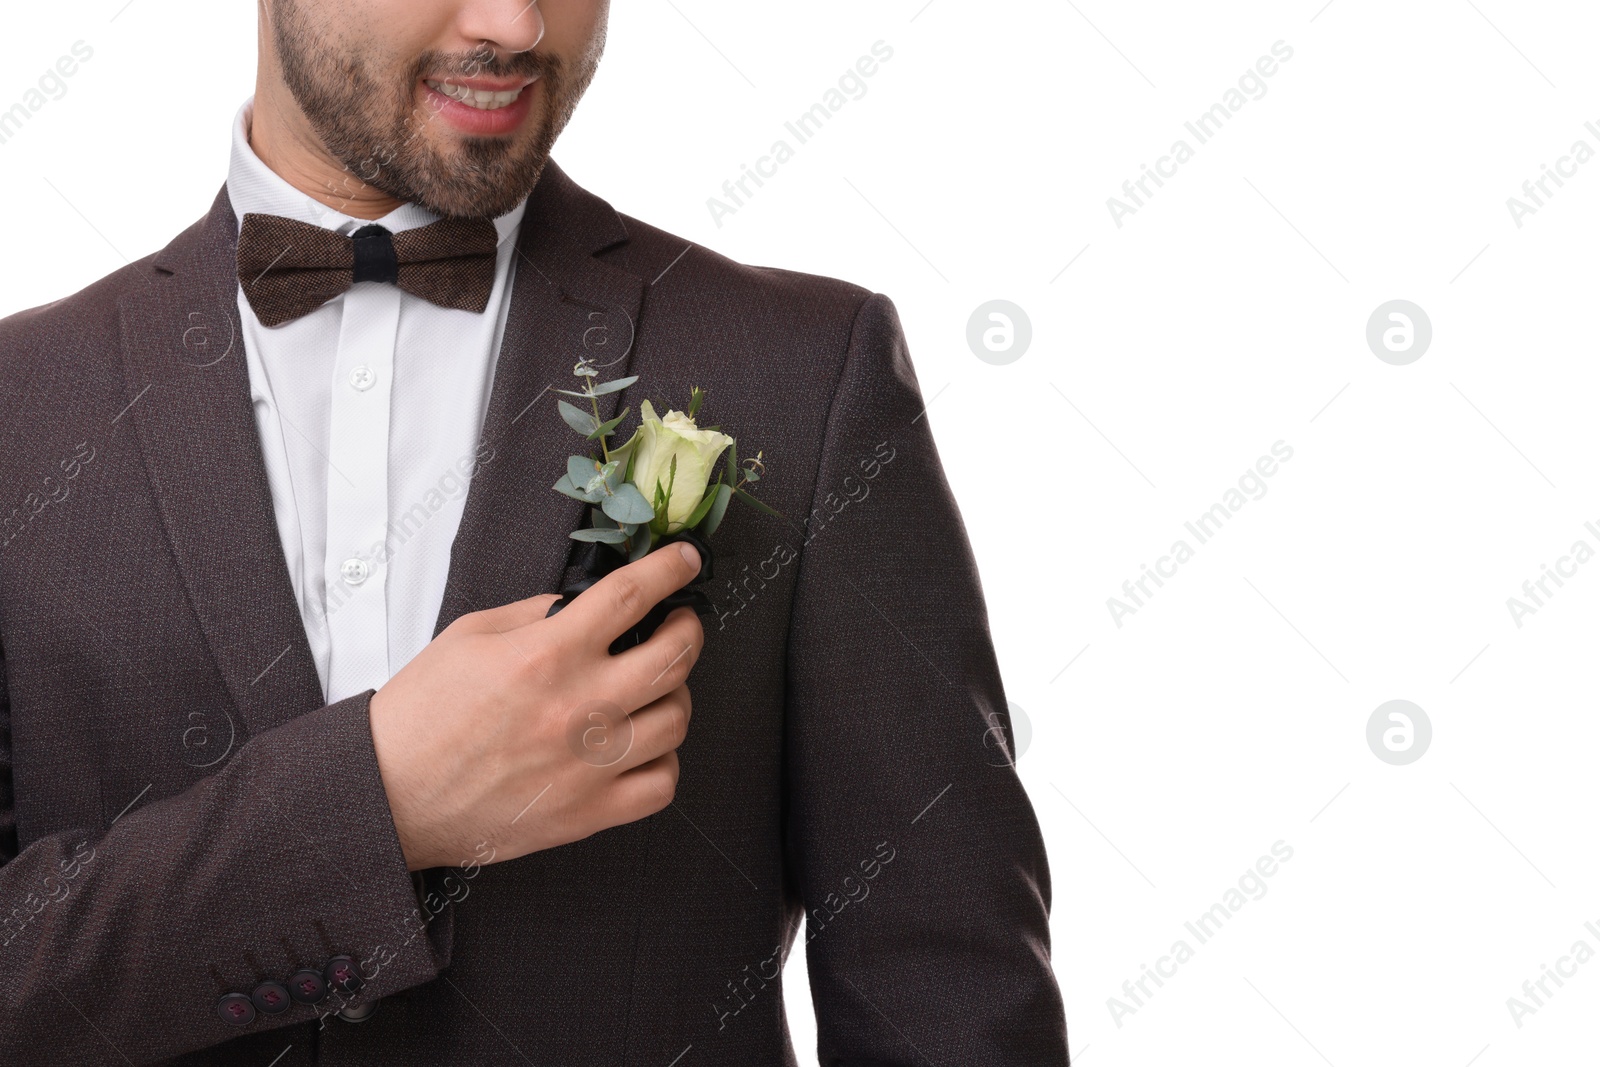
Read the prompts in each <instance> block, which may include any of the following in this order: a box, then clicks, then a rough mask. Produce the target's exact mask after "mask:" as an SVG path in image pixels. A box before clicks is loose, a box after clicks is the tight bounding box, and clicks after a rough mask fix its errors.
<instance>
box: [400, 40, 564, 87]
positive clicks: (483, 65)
mask: <svg viewBox="0 0 1600 1067" xmlns="http://www.w3.org/2000/svg"><path fill="white" fill-rule="evenodd" d="M413 66H414V67H415V70H414V71H413V74H414V78H413V80H415V79H418V78H423V77H430V78H448V77H452V76H454V77H460V78H475V77H489V78H496V77H498V78H534V77H548V76H552V75H559V74H560V73H561V57H560V56H557V55H553V54H550V53H545V52H540V51H538V50H537V49H535V50H533V51H528V52H506V53H499V52H496V51H495V50H494V49H492V48H488V47H483V48H478V49H476V50H474V51H471V52H466V53H448V52H424V53H423V54H422V55H420V56H418V57H417V61H416V63H415V64H413Z"/></svg>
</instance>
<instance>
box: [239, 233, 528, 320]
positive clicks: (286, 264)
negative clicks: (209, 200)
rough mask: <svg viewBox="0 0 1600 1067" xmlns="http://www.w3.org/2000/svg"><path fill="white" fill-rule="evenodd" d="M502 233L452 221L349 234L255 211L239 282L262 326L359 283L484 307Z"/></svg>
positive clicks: (443, 303) (244, 237)
mask: <svg viewBox="0 0 1600 1067" xmlns="http://www.w3.org/2000/svg"><path fill="white" fill-rule="evenodd" d="M499 244H500V236H499V231H498V230H496V229H495V225H494V223H493V222H491V221H489V220H488V219H481V218H474V219H463V218H448V219H440V220H439V221H437V222H433V223H429V224H428V225H426V226H419V227H416V228H414V229H410V230H402V231H400V232H399V233H390V232H389V231H388V230H386V229H385V228H384V227H382V226H379V225H377V224H376V223H372V224H369V225H366V226H363V227H361V228H360V229H359V230H356V231H355V232H354V233H352V234H350V235H349V236H345V235H344V234H342V233H338V232H336V231H334V230H329V229H325V228H324V227H321V226H314V225H312V224H311V223H308V222H301V221H299V220H298V219H290V218H284V217H282V216H280V215H264V214H258V213H256V212H248V213H246V214H245V216H244V219H243V220H242V221H241V223H240V226H239V249H238V257H237V258H238V268H239V285H240V287H241V288H242V289H243V290H244V295H245V299H246V300H248V301H249V302H250V307H251V309H252V310H254V311H255V313H256V317H257V318H258V319H260V320H261V324H262V325H263V326H278V325H281V324H283V323H285V322H290V321H292V320H294V319H297V318H300V317H301V316H302V315H306V314H309V313H310V312H312V311H315V310H316V309H317V308H319V307H321V306H322V305H323V304H326V303H327V302H328V301H329V300H332V299H333V298H334V297H336V296H338V295H340V294H341V293H344V292H345V291H346V290H348V289H349V288H350V286H352V285H353V284H355V283H356V282H368V281H371V282H390V283H393V284H394V285H397V286H399V287H400V288H401V289H402V290H404V291H405V292H408V293H410V294H412V295H413V296H417V297H421V298H422V299H423V300H426V301H428V302H429V303H432V304H437V305H438V306H440V307H446V308H456V309H458V310H462V311H475V312H482V311H483V310H484V308H486V307H488V305H489V295H490V293H491V292H492V291H493V289H494V275H495V253H496V250H497V249H498V247H499Z"/></svg>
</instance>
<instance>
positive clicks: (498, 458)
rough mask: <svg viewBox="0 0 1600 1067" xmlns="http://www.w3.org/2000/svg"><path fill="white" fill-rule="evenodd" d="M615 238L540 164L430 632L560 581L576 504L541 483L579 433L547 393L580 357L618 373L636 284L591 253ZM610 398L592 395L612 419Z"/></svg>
mask: <svg viewBox="0 0 1600 1067" xmlns="http://www.w3.org/2000/svg"><path fill="white" fill-rule="evenodd" d="M626 239H627V232H626V231H625V230H624V229H623V227H622V222H621V220H620V219H619V218H618V217H617V214H616V212H615V211H613V210H612V208H611V206H610V205H609V204H607V203H606V202H605V201H604V200H601V199H600V198H598V197H596V196H594V195H592V194H590V193H588V192H586V191H584V190H583V189H581V188H579V187H578V186H577V185H576V184H574V183H573V182H572V180H571V179H570V178H568V177H567V176H566V174H564V173H563V172H562V171H561V170H560V168H558V167H557V166H556V165H555V164H554V163H550V164H549V165H548V166H547V167H546V168H545V172H544V174H543V176H541V177H540V179H539V184H538V186H537V187H535V189H534V192H533V195H532V196H531V197H530V198H529V201H528V208H527V212H526V214H525V215H524V216H523V221H522V230H521V233H520V235H519V237H518V242H517V258H516V281H515V284H514V286H513V288H512V294H511V307H510V309H509V310H508V312H507V317H506V331H505V339H504V341H503V343H502V345H501V348H500V356H499V360H498V361H497V363H496V366H495V376H494V387H493V390H492V391H491V393H490V397H489V406H488V409H487V411H486V412H485V414H484V425H483V444H484V446H486V447H484V448H483V449H481V450H480V451H481V453H482V454H483V455H484V456H485V457H486V458H485V460H484V461H483V462H482V463H481V464H480V465H479V467H478V470H477V472H476V473H475V474H474V475H473V478H472V484H471V486H470V487H469V488H468V490H467V500H466V505H465V510H464V511H463V513H462V517H461V527H460V529H459V531H458V532H457V534H456V539H455V543H454V545H453V547H452V550H451V557H450V573H449V580H448V582H447V584H446V587H445V594H444V601H443V603H442V604H441V605H440V610H439V618H438V621H437V624H436V625H435V627H434V635H435V636H438V634H439V632H440V631H441V630H443V629H444V628H445V627H446V626H447V625H449V624H450V623H451V622H453V621H454V620H455V619H456V618H457V617H459V616H460V615H462V614H463V613H465V612H469V611H479V610H482V609H484V608H489V607H495V606H498V605H500V604H505V603H509V602H510V601H512V600H518V599H521V598H524V597H529V596H536V595H538V594H539V593H549V592H555V591H557V590H558V589H559V587H560V584H561V577H562V572H563V571H564V570H565V568H566V563H567V558H568V553H569V551H570V549H571V548H572V545H573V542H572V541H571V539H570V538H568V536H567V535H568V534H569V533H570V532H571V531H572V530H574V529H577V528H578V527H579V526H583V525H587V519H586V512H585V508H586V505H585V504H583V503H582V502H581V501H578V500H573V499H572V498H570V497H566V496H562V495H561V494H559V493H557V492H555V490H554V489H552V488H551V487H552V486H553V485H554V484H555V483H556V480H557V479H559V478H560V477H561V475H562V473H563V472H565V470H566V462H567V457H568V456H569V455H573V454H574V453H576V452H580V451H582V447H581V446H582V445H583V444H584V442H583V440H582V439H581V438H579V437H578V435H577V434H576V433H574V432H573V430H572V429H571V428H570V427H568V426H567V424H566V423H565V422H564V421H562V419H561V415H560V413H559V411H557V409H556V401H557V399H559V398H558V397H557V395H556V394H555V392H554V390H557V389H574V388H577V386H578V383H579V382H580V381H581V379H578V378H576V377H574V376H573V374H572V368H573V366H574V365H575V364H576V363H577V362H578V361H579V359H581V358H583V357H584V356H585V355H588V356H589V357H590V358H591V359H593V360H594V362H595V363H596V364H597V365H599V366H601V367H602V368H603V370H602V373H601V378H602V379H612V378H620V377H623V376H624V375H626V374H628V373H629V366H630V365H631V363H632V356H633V337H634V330H635V327H636V324H637V323H638V319H639V306H640V301H641V299H642V297H643V293H644V289H645V286H644V283H643V282H642V281H641V280H640V279H639V278H637V277H635V276H633V275H631V274H627V273H625V272H623V271H621V270H618V269H617V268H615V267H612V266H610V265H608V264H606V263H603V262H601V261H600V260H598V259H596V258H595V256H594V254H595V253H596V252H599V251H601V250H603V249H605V248H609V247H612V246H614V245H616V244H618V243H620V242H622V241H624V240H626ZM619 396H620V394H617V393H612V394H609V395H607V396H604V397H602V398H600V414H601V417H602V418H610V417H612V416H614V415H615V414H616V412H617V410H618V406H619V400H618V397H619Z"/></svg>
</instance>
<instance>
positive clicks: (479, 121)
mask: <svg viewBox="0 0 1600 1067" xmlns="http://www.w3.org/2000/svg"><path fill="white" fill-rule="evenodd" d="M542 80H543V79H541V78H540V77H539V76H538V75H534V76H533V77H531V78H528V77H522V78H424V79H422V84H421V90H422V92H423V94H424V102H425V103H426V104H427V105H428V107H429V108H430V110H431V111H432V112H433V114H434V116H435V117H436V118H439V119H443V120H444V121H445V123H446V124H447V125H448V126H450V127H451V128H453V129H454V130H456V131H457V132H458V133H462V134H465V135H467V136H469V137H506V136H511V135H514V134H516V133H517V131H518V130H520V129H521V128H522V127H523V125H524V120H525V119H526V118H527V116H528V113H529V111H530V110H531V109H532V106H533V105H532V101H533V98H534V95H535V94H536V93H537V92H538V91H539V85H540V82H541V81H542Z"/></svg>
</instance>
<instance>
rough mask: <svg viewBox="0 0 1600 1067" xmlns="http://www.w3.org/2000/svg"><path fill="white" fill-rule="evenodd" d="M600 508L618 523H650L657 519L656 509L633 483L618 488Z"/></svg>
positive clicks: (625, 483)
mask: <svg viewBox="0 0 1600 1067" xmlns="http://www.w3.org/2000/svg"><path fill="white" fill-rule="evenodd" d="M600 507H601V508H602V509H603V510H604V511H605V513H606V514H607V515H609V516H611V518H613V519H615V520H616V521H617V522H635V523H637V522H649V521H650V520H651V519H653V518H655V517H656V513H655V509H654V508H652V507H651V506H650V502H649V501H647V500H645V498H644V494H643V493H641V492H639V490H638V488H637V487H636V486H634V485H633V483H631V482H623V483H622V484H621V485H620V486H618V487H617V491H616V492H615V493H612V494H611V495H610V496H608V497H606V498H605V501H604V502H603V503H602V504H601V505H600Z"/></svg>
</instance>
